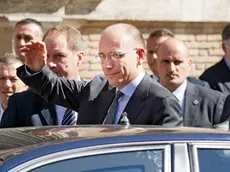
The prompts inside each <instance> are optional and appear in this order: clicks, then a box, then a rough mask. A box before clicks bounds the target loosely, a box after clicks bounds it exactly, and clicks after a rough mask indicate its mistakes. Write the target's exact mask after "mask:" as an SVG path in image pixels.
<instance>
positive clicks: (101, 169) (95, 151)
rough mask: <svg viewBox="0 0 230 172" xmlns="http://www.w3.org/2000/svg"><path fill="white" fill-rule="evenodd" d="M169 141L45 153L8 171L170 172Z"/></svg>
mask: <svg viewBox="0 0 230 172" xmlns="http://www.w3.org/2000/svg"><path fill="white" fill-rule="evenodd" d="M171 169H172V166H171V144H168V143H120V144H111V145H100V146H90V147H85V148H78V149H71V150H66V151H61V152H56V153H52V154H47V155H44V156H41V157H38V158H35V159H31V160H30V161H27V162H26V163H23V164H20V165H18V166H16V167H14V168H12V169H10V170H9V172H24V171H31V172H51V171H55V172H59V171H62V172H63V171H66V172H67V171H68V172H76V171H77V172H171Z"/></svg>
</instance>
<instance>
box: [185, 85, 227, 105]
mask: <svg viewBox="0 0 230 172" xmlns="http://www.w3.org/2000/svg"><path fill="white" fill-rule="evenodd" d="M187 88H188V89H189V90H188V91H187V94H197V95H199V96H200V97H201V98H202V99H206V100H210V101H211V100H212V101H216V100H217V99H219V98H220V97H222V98H226V95H225V94H223V93H221V92H219V91H216V90H212V89H209V88H205V87H202V86H199V85H196V84H193V83H190V82H188V86H187Z"/></svg>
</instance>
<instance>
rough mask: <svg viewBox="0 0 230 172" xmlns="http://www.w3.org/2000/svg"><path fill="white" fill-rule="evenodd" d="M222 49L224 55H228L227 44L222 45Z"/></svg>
mask: <svg viewBox="0 0 230 172" xmlns="http://www.w3.org/2000/svg"><path fill="white" fill-rule="evenodd" d="M222 49H223V51H224V54H227V48H226V46H225V43H222Z"/></svg>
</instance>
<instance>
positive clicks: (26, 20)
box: [15, 18, 44, 34]
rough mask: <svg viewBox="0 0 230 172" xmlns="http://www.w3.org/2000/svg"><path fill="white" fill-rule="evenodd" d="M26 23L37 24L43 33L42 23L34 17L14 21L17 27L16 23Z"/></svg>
mask: <svg viewBox="0 0 230 172" xmlns="http://www.w3.org/2000/svg"><path fill="white" fill-rule="evenodd" d="M27 24H35V25H37V26H38V27H39V28H40V30H41V32H42V34H43V29H44V28H43V26H42V23H41V22H39V21H37V20H35V19H32V18H26V19H23V20H20V21H19V22H17V23H16V25H15V27H17V26H18V25H27Z"/></svg>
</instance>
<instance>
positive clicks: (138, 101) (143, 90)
mask: <svg viewBox="0 0 230 172" xmlns="http://www.w3.org/2000/svg"><path fill="white" fill-rule="evenodd" d="M151 84H152V78H150V77H149V76H148V75H147V74H145V76H144V78H143V79H142V81H141V82H140V84H139V85H138V86H137V88H136V90H135V91H134V93H133V95H132V96H131V98H130V100H129V102H128V104H127V106H126V107H125V110H124V112H126V113H127V114H128V119H129V121H130V123H131V124H133V123H134V122H135V120H136V118H137V117H138V116H139V115H140V112H141V110H142V108H143V107H144V104H145V102H144V99H145V98H146V97H148V96H149V89H150V86H151Z"/></svg>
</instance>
